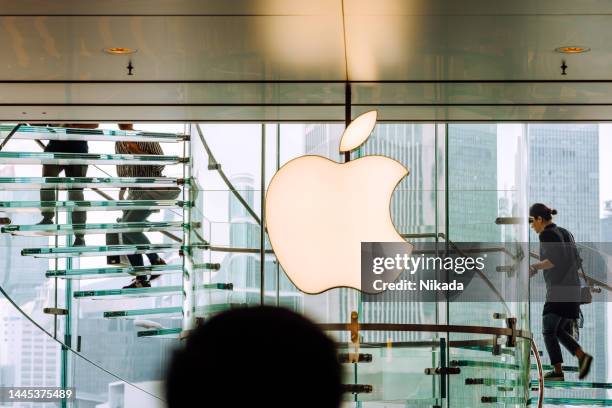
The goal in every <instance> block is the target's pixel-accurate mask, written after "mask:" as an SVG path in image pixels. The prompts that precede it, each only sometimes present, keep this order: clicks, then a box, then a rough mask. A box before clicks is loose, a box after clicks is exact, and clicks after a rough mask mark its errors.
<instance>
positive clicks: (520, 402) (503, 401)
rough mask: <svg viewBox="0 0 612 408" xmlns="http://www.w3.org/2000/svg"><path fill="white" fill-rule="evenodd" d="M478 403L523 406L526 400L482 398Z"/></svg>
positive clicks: (516, 398)
mask: <svg viewBox="0 0 612 408" xmlns="http://www.w3.org/2000/svg"><path fill="white" fill-rule="evenodd" d="M480 402H482V403H483V404H514V405H521V406H525V405H526V403H527V400H525V398H522V397H488V396H483V397H481V398H480Z"/></svg>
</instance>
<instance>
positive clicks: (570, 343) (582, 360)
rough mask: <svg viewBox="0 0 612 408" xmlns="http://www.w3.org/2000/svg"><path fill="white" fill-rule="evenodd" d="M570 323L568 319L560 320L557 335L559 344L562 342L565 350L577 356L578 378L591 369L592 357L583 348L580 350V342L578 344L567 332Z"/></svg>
mask: <svg viewBox="0 0 612 408" xmlns="http://www.w3.org/2000/svg"><path fill="white" fill-rule="evenodd" d="M570 323H571V320H570V319H562V320H561V323H560V324H559V328H558V332H557V337H558V338H559V341H560V342H561V344H563V347H565V348H566V349H567V351H569V352H570V353H572V355H574V356H576V357H577V358H578V363H579V367H578V368H579V378H580V379H583V378H584V377H586V376H587V374H588V373H589V371H590V369H591V362H592V361H593V357H592V356H591V355H590V354H587V353H585V352H584V350H582V347H580V344H578V342H577V341H576V339H574V338H573V337H572V335H571V334H570V333H569V330H568V328H569V325H570Z"/></svg>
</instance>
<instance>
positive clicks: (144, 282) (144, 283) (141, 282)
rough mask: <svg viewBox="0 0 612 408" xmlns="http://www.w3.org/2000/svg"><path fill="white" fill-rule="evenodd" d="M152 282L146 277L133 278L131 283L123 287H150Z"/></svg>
mask: <svg viewBox="0 0 612 408" xmlns="http://www.w3.org/2000/svg"><path fill="white" fill-rule="evenodd" d="M150 287H151V283H149V281H148V280H144V279H133V280H132V282H130V284H129V285H127V286H124V287H123V289H136V288H150Z"/></svg>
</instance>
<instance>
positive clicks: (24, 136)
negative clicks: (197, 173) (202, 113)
mask: <svg viewBox="0 0 612 408" xmlns="http://www.w3.org/2000/svg"><path fill="white" fill-rule="evenodd" d="M13 127H14V126H13V125H0V135H1V136H2V138H4V137H6V136H7V135H8V133H9V132H10V131H11V130H13ZM12 138H13V139H21V140H82V141H102V142H159V143H176V142H180V141H183V140H188V139H189V137H188V136H186V135H183V134H177V133H158V132H141V131H137V130H111V129H76V128H75V129H71V128H60V127H46V126H26V125H22V126H20V127H19V130H18V131H17V132H15V134H14V135H13V137H12Z"/></svg>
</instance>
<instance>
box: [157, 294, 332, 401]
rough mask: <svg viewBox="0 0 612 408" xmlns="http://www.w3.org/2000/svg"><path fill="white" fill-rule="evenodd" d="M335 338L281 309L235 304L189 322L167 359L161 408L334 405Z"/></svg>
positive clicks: (292, 313) (298, 316) (297, 315)
mask: <svg viewBox="0 0 612 408" xmlns="http://www.w3.org/2000/svg"><path fill="white" fill-rule="evenodd" d="M341 394H342V389H341V370H340V364H339V362H338V356H337V354H336V346H335V344H334V342H333V341H332V340H331V339H330V338H329V337H327V336H326V335H325V333H323V332H322V331H321V329H319V327H318V326H316V325H315V324H314V323H312V322H311V321H309V320H308V319H306V318H304V317H303V316H301V315H299V314H296V313H294V312H291V311H289V310H286V309H282V308H275V307H269V306H262V307H253V308H243V309H235V310H232V311H228V312H225V313H222V314H220V315H218V316H215V317H213V318H212V319H210V320H209V321H208V322H206V323H204V324H203V325H202V326H200V327H198V328H196V329H195V330H194V331H193V332H192V333H191V334H190V335H189V337H188V339H187V341H186V344H185V346H184V347H183V348H181V349H179V350H178V351H177V352H176V353H175V355H174V356H173V358H172V361H171V362H170V366H169V368H168V373H167V376H166V398H167V401H168V408H184V407H194V408H199V407H205V408H208V407H233V406H236V407H247V406H256V407H260V406H261V407H281V406H282V407H304V408H306V407H309V408H311V407H317V408H337V407H338V406H339V405H340V398H341Z"/></svg>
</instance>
